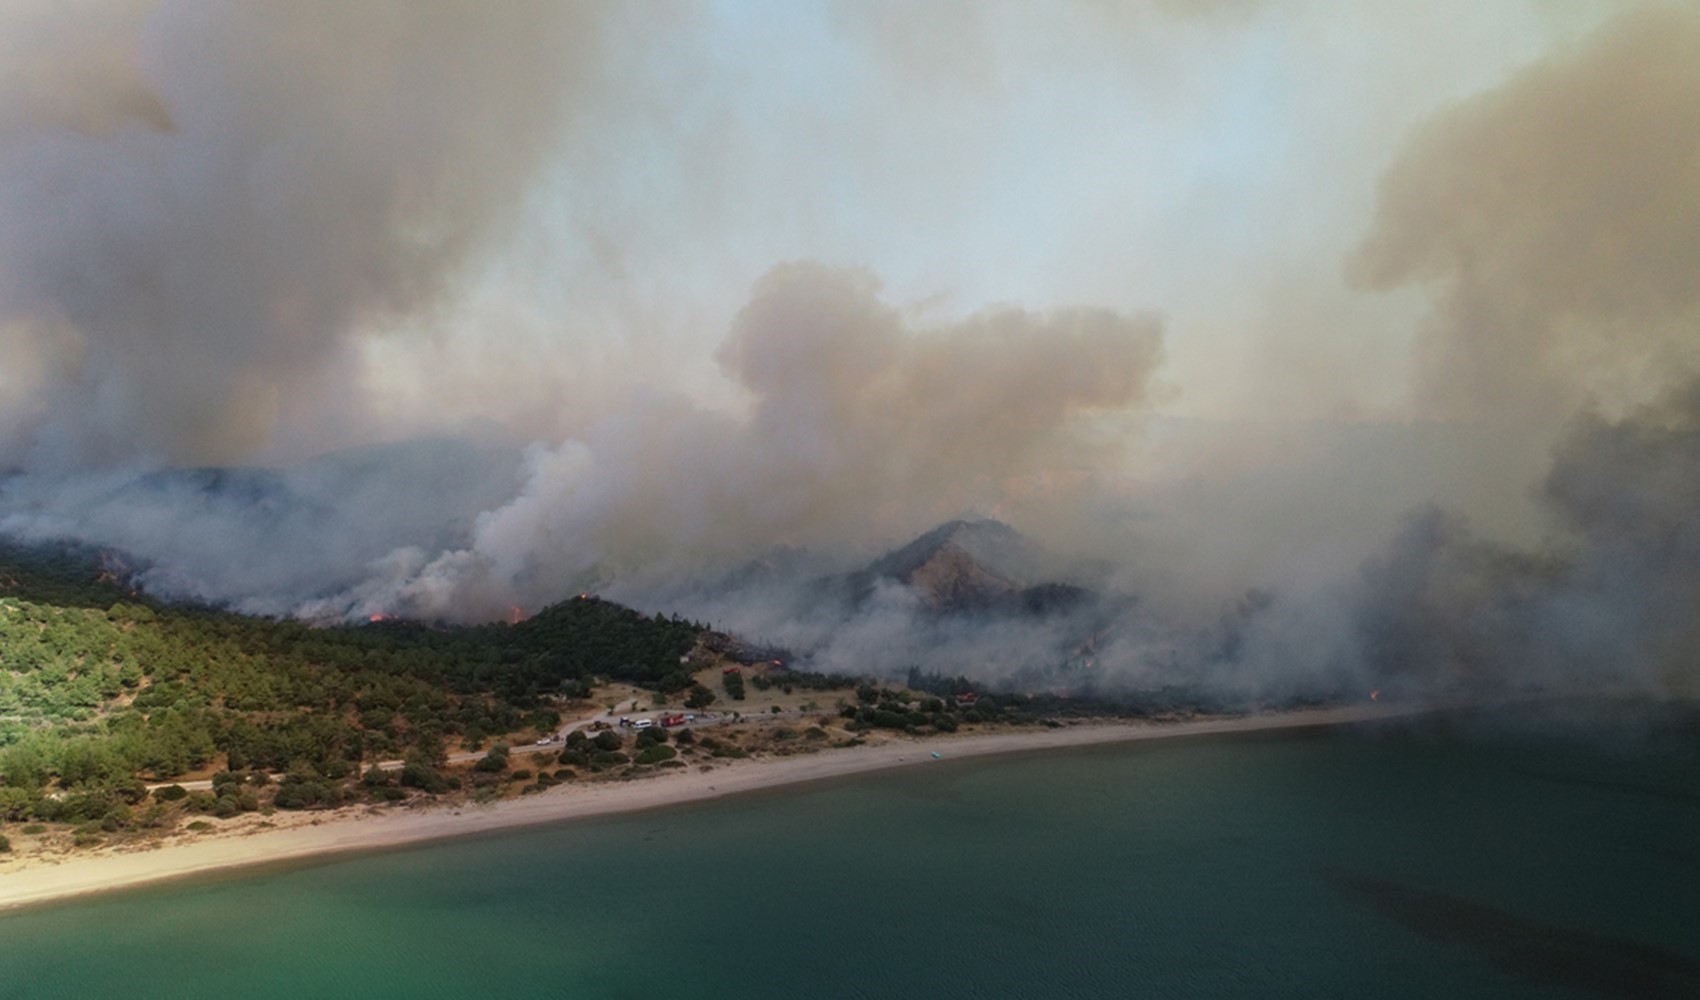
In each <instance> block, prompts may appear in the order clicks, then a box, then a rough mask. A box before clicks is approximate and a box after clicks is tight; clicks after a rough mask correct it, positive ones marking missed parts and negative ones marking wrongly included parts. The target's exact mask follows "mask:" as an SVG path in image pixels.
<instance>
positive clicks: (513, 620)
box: [508, 604, 525, 625]
mask: <svg viewBox="0 0 1700 1000" xmlns="http://www.w3.org/2000/svg"><path fill="white" fill-rule="evenodd" d="M524 617H525V616H524V615H522V614H520V610H519V605H517V604H516V605H514V606H513V610H512V611H509V612H508V624H509V625H518V624H519V623H520V620H521V619H523V618H524Z"/></svg>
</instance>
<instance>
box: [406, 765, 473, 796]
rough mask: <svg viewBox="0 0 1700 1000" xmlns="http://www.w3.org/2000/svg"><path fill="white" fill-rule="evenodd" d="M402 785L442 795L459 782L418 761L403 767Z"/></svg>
mask: <svg viewBox="0 0 1700 1000" xmlns="http://www.w3.org/2000/svg"><path fill="white" fill-rule="evenodd" d="M401 785H402V787H403V788H417V789H419V790H420V791H422V792H427V793H429V794H431V795H441V794H442V793H443V792H445V791H447V790H448V789H450V788H456V787H459V786H458V784H456V783H453V782H451V781H449V780H446V779H445V778H444V777H443V776H442V775H441V774H438V773H437V769H436V768H434V767H429V766H427V765H425V764H421V763H418V762H417V761H415V762H413V763H409V764H407V765H405V766H404V767H402V769H401Z"/></svg>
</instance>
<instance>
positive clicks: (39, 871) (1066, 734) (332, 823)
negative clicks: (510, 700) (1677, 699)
mask: <svg viewBox="0 0 1700 1000" xmlns="http://www.w3.org/2000/svg"><path fill="white" fill-rule="evenodd" d="M1428 710H1430V709H1429V707H1427V706H1421V705H1386V704H1376V705H1356V706H1347V707H1336V708H1325V709H1314V710H1305V711H1295V712H1278V713H1270V714H1264V715H1253V716H1244V717H1239V718H1230V719H1209V720H1200V721H1194V722H1174V723H1148V722H1094V723H1083V724H1078V725H1071V726H1064V727H1062V728H1060V729H1022V730H1013V731H1012V730H1002V731H991V732H977V733H963V734H958V735H956V736H949V737H939V736H934V737H930V738H926V739H916V738H909V737H903V736H896V737H892V738H888V739H886V740H885V741H884V742H880V743H869V744H868V745H865V746H860V747H847V748H836V749H827V750H822V751H819V752H817V753H810V754H800V755H796V756H788V757H760V758H750V759H745V760H735V761H724V762H721V761H717V762H715V766H714V767H713V768H712V769H710V770H706V771H704V770H701V769H699V768H697V767H690V768H684V769H678V770H666V771H663V772H661V773H658V774H656V775H654V776H652V777H645V778H641V779H636V780H632V781H621V782H586V783H582V784H579V783H572V782H569V783H566V784H563V785H560V786H557V787H556V788H553V789H551V790H548V791H546V792H543V793H541V794H538V795H528V796H525V797H523V798H518V799H506V800H502V801H499V802H495V803H491V804H488V805H461V806H444V807H440V808H402V807H392V808H385V809H367V808H364V807H354V808H349V809H344V810H340V811H338V812H334V813H317V814H315V813H287V814H286V813H278V814H276V815H274V816H273V817H272V818H271V821H272V822H273V823H275V824H276V826H275V827H271V826H267V827H261V828H259V829H255V827H256V826H258V825H259V823H260V821H259V820H257V819H255V818H253V817H250V818H248V819H247V820H245V821H230V822H229V823H227V824H225V825H224V830H225V832H223V833H209V834H206V835H203V836H200V837H193V836H192V835H187V836H189V837H191V838H192V839H185V840H181V841H180V842H176V843H170V842H168V843H166V844H164V845H163V846H158V847H152V848H141V849H136V848H132V849H129V850H125V849H123V848H121V847H120V848H112V849H107V850H94V851H89V852H87V853H77V854H73V855H69V856H64V857H53V856H45V857H43V856H33V857H25V858H17V859H14V860H9V861H4V862H0V909H7V908H12V907H17V906H22V905H25V904H31V903H41V902H46V901H49V900H57V899H65V898H68V897H72V896H78V895H84V894H87V893H95V892H105V891H109V890H113V889H121V888H130V887H134V886H140V885H146V884H148V883H154V882H161V881H164V880H167V879H172V878H178V877H182V876H185V875H194V874H204V873H207V872H215V871H222V870H226V869H231V868H237V867H240V866H245V865H258V864H268V863H275V862H279V861H288V860H299V859H302V858H307V857H312V856H316V855H321V854H331V853H335V852H341V851H354V850H371V849H377V848H384V847H393V846H396V845H400V844H412V843H418V842H420V841H426V840H439V839H443V838H447V837H458V836H463V835H466V834H471V833H479V832H483V831H487V830H495V829H501V828H507V827H518V826H528V825H532V824H537V823H553V822H558V821H561V820H569V819H577V818H579V817H584V816H599V815H605V814H609V813H618V812H630V811H634V810H640V809H653V808H659V807H663V806H668V805H674V804H678V803H683V802H694V801H700V800H704V799H714V798H721V797H724V796H728V795H737V794H740V793H744V792H750V791H756V790H759V789H764V788H773V787H776V786H780V785H789V784H796V783H799V782H807V781H817V780H819V779H822V778H830V777H835V776H838V775H846V774H856V773H859V772H862V771H873V770H879V769H882V768H890V767H908V766H921V765H923V764H934V763H937V760H935V758H934V757H933V756H932V755H933V753H934V752H935V751H936V752H938V753H939V754H940V755H941V757H942V758H943V759H946V760H954V759H957V758H961V757H974V756H982V755H986V754H1000V753H1011V752H1017V751H1024V750H1038V749H1046V748H1056V747H1074V746H1085V745H1088V744H1094V743H1114V742H1124V741H1131V740H1150V739H1165V738H1173V737H1178V736H1198V735H1204V734H1210V733H1243V732H1252V731H1256V730H1270V729H1289V728H1294V727H1303V726H1323V725H1336V724H1339V723H1346V722H1360V721H1365V720H1370V719H1381V718H1390V717H1394V716H1401V715H1413V714H1419V713H1422V712H1426V711H1428Z"/></svg>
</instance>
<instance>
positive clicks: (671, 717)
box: [537, 712, 697, 747]
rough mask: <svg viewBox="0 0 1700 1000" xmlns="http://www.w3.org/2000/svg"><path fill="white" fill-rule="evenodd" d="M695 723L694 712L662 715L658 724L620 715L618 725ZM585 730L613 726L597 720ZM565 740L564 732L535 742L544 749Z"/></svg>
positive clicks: (647, 725) (592, 730) (634, 726)
mask: <svg viewBox="0 0 1700 1000" xmlns="http://www.w3.org/2000/svg"><path fill="white" fill-rule="evenodd" d="M695 721H697V716H696V713H695V712H672V713H669V714H667V715H663V716H662V717H661V719H660V721H659V722H657V720H655V719H633V718H631V717H629V716H624V715H622V716H620V723H619V724H620V726H621V727H622V728H624V729H648V728H650V727H651V726H655V725H660V726H662V727H664V728H667V729H671V728H673V727H674V726H684V725H688V724H690V723H692V722H695ZM586 728H587V729H589V730H590V731H591V732H593V733H596V732H601V731H602V730H604V729H613V728H614V726H613V725H612V724H610V723H609V722H608V721H607V720H605V719H597V720H595V721H593V722H591V724H590V725H589V726H587V727H586ZM566 738H567V736H566V733H564V732H559V733H550V734H548V735H547V736H543V737H540V738H539V739H538V740H537V745H538V746H540V747H546V746H548V745H550V744H551V743H560V742H562V741H563V740H565V739H566Z"/></svg>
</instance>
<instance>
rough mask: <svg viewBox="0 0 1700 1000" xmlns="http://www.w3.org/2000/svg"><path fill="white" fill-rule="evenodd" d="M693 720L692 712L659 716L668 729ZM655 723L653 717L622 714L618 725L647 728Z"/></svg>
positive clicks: (694, 718)
mask: <svg viewBox="0 0 1700 1000" xmlns="http://www.w3.org/2000/svg"><path fill="white" fill-rule="evenodd" d="M695 721H697V717H696V714H695V713H694V712H675V713H672V714H669V715H663V716H662V717H661V725H662V726H663V727H665V728H668V729H671V728H672V727H674V726H683V725H685V724H686V723H689V722H695ZM655 724H656V723H655V720H654V719H633V718H629V717H627V716H624V715H622V716H620V725H622V726H625V727H626V728H628V729H648V728H649V727H651V726H653V725H655ZM593 725H594V723H593Z"/></svg>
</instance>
